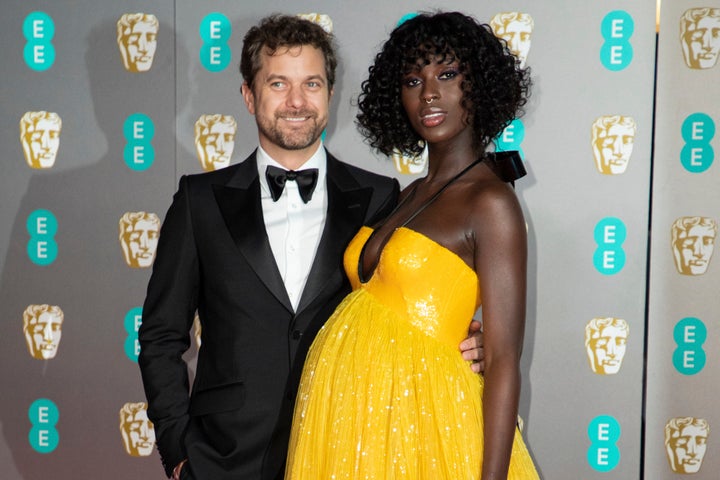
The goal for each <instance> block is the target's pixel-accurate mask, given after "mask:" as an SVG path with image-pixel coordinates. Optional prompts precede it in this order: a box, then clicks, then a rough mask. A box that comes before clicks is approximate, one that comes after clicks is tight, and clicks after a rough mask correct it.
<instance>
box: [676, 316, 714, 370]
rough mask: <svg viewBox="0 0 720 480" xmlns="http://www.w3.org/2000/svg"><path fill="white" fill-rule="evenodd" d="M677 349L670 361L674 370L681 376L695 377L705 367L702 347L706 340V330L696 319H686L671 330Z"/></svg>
mask: <svg viewBox="0 0 720 480" xmlns="http://www.w3.org/2000/svg"><path fill="white" fill-rule="evenodd" d="M673 339H674V340H675V344H676V345H677V348H676V349H675V351H674V352H673V356H672V361H673V365H674V366H675V369H676V370H677V371H678V372H680V373H682V374H683V375H695V374H696V373H698V372H700V370H702V369H703V368H704V367H705V351H704V350H703V348H702V346H703V343H705V340H707V328H706V327H705V324H704V323H703V322H702V321H700V319H698V318H694V317H686V318H683V319H682V320H680V321H679V322H678V323H677V324H676V325H675V329H674V330H673Z"/></svg>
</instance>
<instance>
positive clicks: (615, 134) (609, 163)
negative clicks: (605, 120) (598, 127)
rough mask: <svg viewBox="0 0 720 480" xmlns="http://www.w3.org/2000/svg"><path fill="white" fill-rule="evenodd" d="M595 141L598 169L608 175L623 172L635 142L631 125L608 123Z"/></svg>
mask: <svg viewBox="0 0 720 480" xmlns="http://www.w3.org/2000/svg"><path fill="white" fill-rule="evenodd" d="M595 142H596V143H595V146H596V152H595V155H596V156H597V157H599V158H596V159H595V161H596V163H597V165H598V170H600V172H601V173H604V174H609V175H617V174H621V173H623V172H625V169H626V168H627V165H628V162H629V161H630V156H631V155H632V150H633V144H634V143H635V132H634V131H633V129H632V127H630V126H629V125H622V124H620V123H616V124H613V125H610V126H609V127H608V128H607V129H605V130H603V131H601V133H600V134H599V135H598V138H597V139H595Z"/></svg>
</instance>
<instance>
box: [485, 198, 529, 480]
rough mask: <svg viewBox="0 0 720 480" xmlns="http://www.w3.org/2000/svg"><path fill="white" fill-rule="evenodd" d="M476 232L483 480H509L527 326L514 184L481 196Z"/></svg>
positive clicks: (522, 232)
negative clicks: (482, 354) (482, 359)
mask: <svg viewBox="0 0 720 480" xmlns="http://www.w3.org/2000/svg"><path fill="white" fill-rule="evenodd" d="M475 207H476V208H475V209H474V213H475V214H474V215H473V220H472V221H471V222H472V223H473V225H472V227H473V232H474V238H475V258H474V261H475V271H476V272H477V275H478V278H479V279H480V288H481V294H482V318H483V330H484V352H485V362H484V363H485V372H484V377H485V388H484V391H483V416H484V442H485V447H484V452H483V469H482V480H499V479H505V478H507V471H508V466H509V464H510V454H511V452H512V443H513V438H514V435H515V426H516V423H517V411H518V399H519V396H520V355H521V352H522V345H523V335H524V328H525V302H526V298H525V297H526V289H527V278H526V275H527V230H526V226H525V220H524V218H523V214H522V209H521V208H520V204H519V202H518V200H517V197H516V196H515V193H514V191H513V190H512V188H511V187H510V186H509V185H506V184H502V185H493V186H492V187H491V188H489V189H488V190H487V191H485V192H483V193H482V194H481V195H479V196H478V200H477V202H476V204H475Z"/></svg>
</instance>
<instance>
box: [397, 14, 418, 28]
mask: <svg viewBox="0 0 720 480" xmlns="http://www.w3.org/2000/svg"><path fill="white" fill-rule="evenodd" d="M417 16H418V14H417V12H410V13H406V14H405V15H403V16H402V17H400V20H398V22H397V25H395V26H396V27H399V26H400V25H402V24H403V23H405V22H407V21H408V20H410V19H411V18H415V17H417Z"/></svg>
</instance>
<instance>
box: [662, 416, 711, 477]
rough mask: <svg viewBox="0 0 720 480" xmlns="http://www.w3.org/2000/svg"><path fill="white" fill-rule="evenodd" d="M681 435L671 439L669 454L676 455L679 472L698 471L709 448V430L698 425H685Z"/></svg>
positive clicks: (676, 467)
mask: <svg viewBox="0 0 720 480" xmlns="http://www.w3.org/2000/svg"><path fill="white" fill-rule="evenodd" d="M679 433H680V435H679V436H678V437H676V438H673V439H671V440H670V447H671V448H670V450H671V451H668V455H673V456H674V460H675V462H674V467H673V470H674V471H675V472H677V473H697V472H698V471H699V470H700V467H702V461H703V457H704V456H705V450H706V449H707V433H708V432H707V430H706V429H705V428H703V427H701V426H698V425H685V426H683V427H682V428H681V429H680V432H679Z"/></svg>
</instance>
